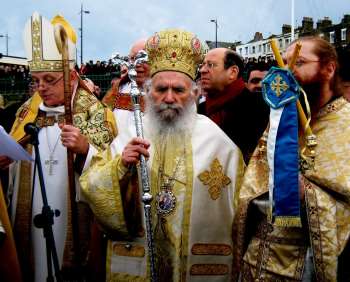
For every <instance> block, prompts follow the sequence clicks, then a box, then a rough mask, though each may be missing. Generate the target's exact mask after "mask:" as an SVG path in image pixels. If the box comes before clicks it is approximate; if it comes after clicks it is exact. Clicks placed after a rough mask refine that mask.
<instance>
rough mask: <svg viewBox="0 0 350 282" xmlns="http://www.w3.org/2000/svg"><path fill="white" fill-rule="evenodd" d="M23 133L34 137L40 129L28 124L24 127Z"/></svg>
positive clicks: (33, 124)
mask: <svg viewBox="0 0 350 282" xmlns="http://www.w3.org/2000/svg"><path fill="white" fill-rule="evenodd" d="M24 131H25V133H27V134H29V135H32V136H35V135H38V133H39V131H40V128H39V127H38V126H36V125H35V123H32V122H29V123H27V124H26V125H25V126H24Z"/></svg>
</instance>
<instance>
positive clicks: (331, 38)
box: [329, 31, 335, 44]
mask: <svg viewBox="0 0 350 282" xmlns="http://www.w3.org/2000/svg"><path fill="white" fill-rule="evenodd" d="M334 41H335V32H334V31H331V32H330V33H329V43H332V44H333V43H334Z"/></svg>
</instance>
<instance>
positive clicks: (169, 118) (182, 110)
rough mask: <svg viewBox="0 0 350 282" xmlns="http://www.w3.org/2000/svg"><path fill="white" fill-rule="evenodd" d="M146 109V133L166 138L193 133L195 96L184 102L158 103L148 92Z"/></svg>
mask: <svg viewBox="0 0 350 282" xmlns="http://www.w3.org/2000/svg"><path fill="white" fill-rule="evenodd" d="M145 98H146V111H145V133H146V135H148V136H150V137H151V138H152V139H153V138H156V139H157V138H162V139H164V140H166V138H168V137H169V136H184V135H188V134H190V133H191V131H192V129H193V126H194V124H195V118H196V114H197V111H196V105H195V100H194V98H193V97H190V98H189V100H188V101H187V102H186V103H185V104H184V105H180V104H177V103H174V104H167V103H163V102H162V103H160V104H158V105H156V104H155V103H154V100H153V98H152V97H151V95H150V94H149V93H148V94H146V95H145Z"/></svg>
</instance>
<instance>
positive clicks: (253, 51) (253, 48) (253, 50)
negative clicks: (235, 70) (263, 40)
mask: <svg viewBox="0 0 350 282" xmlns="http://www.w3.org/2000/svg"><path fill="white" fill-rule="evenodd" d="M252 53H253V54H255V46H252Z"/></svg>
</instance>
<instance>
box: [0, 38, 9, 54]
mask: <svg viewBox="0 0 350 282" xmlns="http://www.w3.org/2000/svg"><path fill="white" fill-rule="evenodd" d="M0 37H5V38H6V56H8V55H9V38H10V37H9V35H8V33H6V34H5V35H3V34H0Z"/></svg>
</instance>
